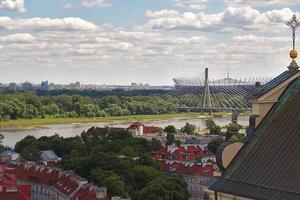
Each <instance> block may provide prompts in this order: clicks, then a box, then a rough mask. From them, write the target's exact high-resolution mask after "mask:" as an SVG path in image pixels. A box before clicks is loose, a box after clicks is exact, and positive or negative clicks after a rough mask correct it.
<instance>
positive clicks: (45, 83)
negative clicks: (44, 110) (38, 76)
mask: <svg viewBox="0 0 300 200" xmlns="http://www.w3.org/2000/svg"><path fill="white" fill-rule="evenodd" d="M40 89H41V90H44V91H48V90H49V83H48V81H42V82H41V88H40Z"/></svg>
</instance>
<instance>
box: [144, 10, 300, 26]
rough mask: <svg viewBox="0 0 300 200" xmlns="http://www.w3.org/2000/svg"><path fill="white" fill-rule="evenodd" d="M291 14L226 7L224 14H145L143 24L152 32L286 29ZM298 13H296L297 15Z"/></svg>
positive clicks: (164, 12) (287, 12) (288, 11)
mask: <svg viewBox="0 0 300 200" xmlns="http://www.w3.org/2000/svg"><path fill="white" fill-rule="evenodd" d="M293 14H294V12H293V11H292V10H291V9H289V8H284V9H281V10H271V11H267V12H260V11H258V10H256V9H253V8H251V7H239V8H237V7H228V8H226V9H225V10H224V11H223V12H220V13H216V14H206V13H204V12H199V13H193V12H184V13H179V12H177V11H173V10H162V11H156V12H153V11H147V12H146V16H147V17H149V18H150V20H149V22H148V23H147V24H146V25H145V27H146V28H151V29H167V30H168V29H169V30H172V29H177V30H186V31H188V30H198V31H209V32H210V31H211V32H236V31H264V30H270V29H273V28H274V27H273V26H274V25H277V26H278V27H283V26H285V23H284V22H286V21H288V20H289V19H290V18H291V16H292V15H293ZM297 14H299V13H297Z"/></svg>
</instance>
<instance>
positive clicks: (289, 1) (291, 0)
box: [224, 0, 300, 7]
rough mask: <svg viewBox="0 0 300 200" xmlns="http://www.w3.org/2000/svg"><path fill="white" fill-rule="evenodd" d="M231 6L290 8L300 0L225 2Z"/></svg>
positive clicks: (230, 0) (231, 0)
mask: <svg viewBox="0 0 300 200" xmlns="http://www.w3.org/2000/svg"><path fill="white" fill-rule="evenodd" d="M224 1H225V3H226V4H227V5H229V6H241V5H247V6H253V7H266V6H290V5H297V4H299V3H300V0H224Z"/></svg>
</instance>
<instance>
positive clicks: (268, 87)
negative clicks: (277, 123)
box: [247, 71, 299, 99]
mask: <svg viewBox="0 0 300 200" xmlns="http://www.w3.org/2000/svg"><path fill="white" fill-rule="evenodd" d="M298 72H299V71H285V72H283V73H282V74H280V75H279V76H277V77H276V78H274V79H273V80H271V81H270V82H268V83H266V84H265V85H263V86H261V88H259V90H258V91H257V92H254V93H252V94H250V95H249V96H247V98H248V99H256V98H259V97H261V96H262V95H264V94H266V93H267V92H269V91H270V90H272V89H274V88H275V87H277V86H278V85H280V84H281V83H283V82H284V81H286V80H287V79H289V78H291V77H292V76H294V75H295V74H297V73H298Z"/></svg>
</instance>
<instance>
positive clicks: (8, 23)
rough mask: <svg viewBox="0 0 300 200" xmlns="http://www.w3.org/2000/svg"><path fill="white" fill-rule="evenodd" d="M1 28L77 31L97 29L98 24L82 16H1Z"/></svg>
mask: <svg viewBox="0 0 300 200" xmlns="http://www.w3.org/2000/svg"><path fill="white" fill-rule="evenodd" d="M0 29H4V30H10V31H12V30H22V31H24V30H29V31H30V30H31V31H76V30H90V31H92V30H97V29H99V27H98V26H96V25H95V24H93V23H91V22H88V21H85V20H83V19H81V18H62V19H50V18H30V19H12V18H10V17H0Z"/></svg>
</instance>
